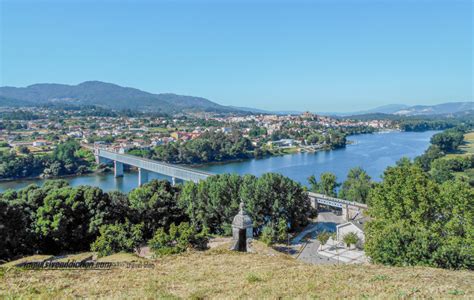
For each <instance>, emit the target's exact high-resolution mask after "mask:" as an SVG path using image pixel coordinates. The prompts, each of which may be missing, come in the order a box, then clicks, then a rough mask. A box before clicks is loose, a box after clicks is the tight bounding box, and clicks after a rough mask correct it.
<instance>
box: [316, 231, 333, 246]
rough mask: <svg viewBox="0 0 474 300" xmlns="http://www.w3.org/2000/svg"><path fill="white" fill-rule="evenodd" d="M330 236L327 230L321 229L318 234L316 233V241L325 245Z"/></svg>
mask: <svg viewBox="0 0 474 300" xmlns="http://www.w3.org/2000/svg"><path fill="white" fill-rule="evenodd" d="M330 237H331V234H330V233H329V232H326V231H323V232H321V233H320V234H318V237H317V239H318V241H319V243H320V244H321V246H324V245H326V243H327V242H328V240H329V238H330Z"/></svg>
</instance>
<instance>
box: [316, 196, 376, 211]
mask: <svg viewBox="0 0 474 300" xmlns="http://www.w3.org/2000/svg"><path fill="white" fill-rule="evenodd" d="M308 195H309V197H310V198H314V199H316V200H317V201H318V203H321V204H327V205H332V203H331V202H333V203H339V204H341V206H339V205H335V206H336V207H342V205H350V206H355V207H359V208H364V209H367V207H368V206H367V204H364V203H359V202H355V201H349V200H345V199H339V198H335V197H330V196H326V195H324V194H318V193H313V192H308Z"/></svg>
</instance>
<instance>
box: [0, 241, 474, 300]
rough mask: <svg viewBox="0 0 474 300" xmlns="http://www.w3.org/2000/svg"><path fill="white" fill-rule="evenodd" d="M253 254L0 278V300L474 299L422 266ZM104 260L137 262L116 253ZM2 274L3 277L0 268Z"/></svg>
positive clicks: (450, 275)
mask: <svg viewBox="0 0 474 300" xmlns="http://www.w3.org/2000/svg"><path fill="white" fill-rule="evenodd" d="M254 244H255V249H256V253H251V254H249V253H238V252H232V251H229V250H227V247H220V248H219V247H218V248H215V249H212V250H208V251H204V252H188V253H184V254H180V255H173V256H167V257H164V258H159V259H157V260H154V261H152V262H154V264H155V268H154V269H125V268H122V269H111V270H87V271H86V270H67V271H65V270H62V271H54V270H50V271H23V270H19V269H12V268H10V269H3V271H2V272H0V278H1V280H0V298H2V297H7V298H9V297H13V298H15V297H26V298H30V297H40V298H64V297H75V298H76V297H80V298H82V297H94V298H101V297H108V298H150V297H154V298H171V299H175V298H195V299H197V298H199V299H201V298H219V299H222V298H255V299H259V298H295V297H300V298H302V297H321V298H334V297H336V296H337V297H340V298H353V297H354V298H356V297H357V298H361V297H377V298H397V297H417V298H430V297H435V298H449V297H453V296H455V295H460V296H462V297H466V298H469V297H473V296H474V289H473V286H474V273H473V272H469V271H449V270H443V269H434V268H422V267H415V268H413V267H403V268H401V267H399V268H396V267H385V266H379V265H308V264H305V263H302V262H300V261H297V260H295V259H293V258H291V257H290V256H287V255H285V254H281V253H278V252H276V251H274V250H272V249H269V248H266V247H265V246H264V245H263V244H261V243H259V242H255V243H254ZM102 260H103V261H124V260H135V261H141V260H143V259H142V258H135V259H133V258H131V255H129V254H123V255H121V254H118V255H117V254H116V255H113V256H112V257H110V258H107V257H105V258H103V259H102ZM0 270H2V269H1V268H0Z"/></svg>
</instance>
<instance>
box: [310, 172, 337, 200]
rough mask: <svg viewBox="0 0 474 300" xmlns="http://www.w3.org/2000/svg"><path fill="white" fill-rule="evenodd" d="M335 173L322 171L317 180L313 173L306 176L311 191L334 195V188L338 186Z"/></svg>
mask: <svg viewBox="0 0 474 300" xmlns="http://www.w3.org/2000/svg"><path fill="white" fill-rule="evenodd" d="M336 180H337V178H336V175H334V174H333V173H330V172H325V173H322V174H321V175H320V177H319V182H317V180H316V177H315V176H314V175H312V176H310V177H309V178H308V181H309V184H310V185H311V191H313V192H316V193H321V194H324V195H326V196H330V197H336V196H337V195H336V188H337V187H338V186H339V184H338V183H337V181H336Z"/></svg>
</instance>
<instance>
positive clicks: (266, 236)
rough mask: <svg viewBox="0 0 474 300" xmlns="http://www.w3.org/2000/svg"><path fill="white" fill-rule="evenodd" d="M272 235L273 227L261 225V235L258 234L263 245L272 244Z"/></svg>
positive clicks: (273, 234)
mask: <svg viewBox="0 0 474 300" xmlns="http://www.w3.org/2000/svg"><path fill="white" fill-rule="evenodd" d="M274 236H275V232H274V230H273V227H272V226H271V225H270V226H269V225H266V226H264V227H263V230H262V235H261V236H260V241H261V242H262V243H264V244H265V245H267V246H270V245H272V244H273V241H274V239H273V238H274Z"/></svg>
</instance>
